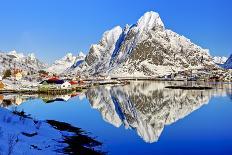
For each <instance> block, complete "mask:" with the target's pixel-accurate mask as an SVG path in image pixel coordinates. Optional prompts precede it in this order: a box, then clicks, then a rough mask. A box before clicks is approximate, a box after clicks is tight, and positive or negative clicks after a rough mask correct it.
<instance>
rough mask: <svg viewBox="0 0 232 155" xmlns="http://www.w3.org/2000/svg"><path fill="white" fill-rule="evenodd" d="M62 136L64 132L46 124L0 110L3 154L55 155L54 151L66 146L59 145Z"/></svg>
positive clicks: (0, 137)
mask: <svg viewBox="0 0 232 155" xmlns="http://www.w3.org/2000/svg"><path fill="white" fill-rule="evenodd" d="M66 134H67V133H66ZM62 135H65V132H61V131H59V130H55V129H54V128H53V127H51V126H50V125H49V124H48V123H46V122H43V121H34V120H32V119H29V118H23V117H20V116H18V115H15V114H13V113H12V112H10V111H9V110H7V109H4V108H0V152H1V153H3V154H17V155H24V154H30V155H37V154H49V155H53V154H54V155H55V154H57V152H55V150H58V149H62V148H64V147H66V146H67V144H62V143H59V141H60V140H62Z"/></svg>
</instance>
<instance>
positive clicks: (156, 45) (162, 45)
mask: <svg viewBox="0 0 232 155" xmlns="http://www.w3.org/2000/svg"><path fill="white" fill-rule="evenodd" d="M216 66H217V65H216V64H215V63H214V62H213V59H212V57H211V56H210V54H209V50H207V49H203V48H201V47H200V46H197V45H195V44H194V43H192V42H191V41H190V40H189V39H187V38H186V37H184V36H181V35H179V34H177V33H175V32H173V31H171V30H168V29H165V26H164V24H163V22H162V20H161V18H160V16H159V14H158V13H156V12H152V11H151V12H147V13H145V14H144V15H143V16H142V17H141V18H140V19H139V20H138V21H137V23H136V24H134V25H126V26H125V28H121V27H120V26H116V27H114V28H113V29H112V30H109V31H106V32H105V33H104V34H103V36H102V39H101V40H100V41H99V43H98V44H94V45H92V46H91V48H90V50H89V53H88V54H87V56H86V58H85V61H84V62H82V63H81V64H80V65H78V66H76V67H75V68H70V69H68V70H66V71H67V72H66V73H67V74H71V73H73V74H75V73H77V72H79V73H81V74H86V75H96V74H104V75H110V76H111V77H118V76H120V77H150V76H160V75H167V74H169V73H173V72H177V71H182V70H185V69H193V68H205V67H208V68H214V67H216Z"/></svg>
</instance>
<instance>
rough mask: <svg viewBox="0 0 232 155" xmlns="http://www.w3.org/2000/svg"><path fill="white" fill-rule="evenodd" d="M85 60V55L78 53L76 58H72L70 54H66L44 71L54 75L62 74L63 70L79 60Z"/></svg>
mask: <svg viewBox="0 0 232 155" xmlns="http://www.w3.org/2000/svg"><path fill="white" fill-rule="evenodd" d="M84 59H85V54H84V53H83V52H80V53H78V54H77V56H74V55H73V54H72V53H70V52H69V53H67V54H66V55H65V56H64V57H62V58H61V59H59V60H56V61H55V62H54V63H53V64H52V65H51V66H50V67H48V68H47V69H46V70H47V71H48V72H51V73H55V74H62V73H63V72H64V71H65V70H67V69H68V68H70V67H71V66H73V65H74V64H76V63H77V62H78V61H80V60H84Z"/></svg>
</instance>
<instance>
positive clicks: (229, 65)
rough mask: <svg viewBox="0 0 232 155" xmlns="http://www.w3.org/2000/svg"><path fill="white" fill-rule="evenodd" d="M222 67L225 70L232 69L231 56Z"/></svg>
mask: <svg viewBox="0 0 232 155" xmlns="http://www.w3.org/2000/svg"><path fill="white" fill-rule="evenodd" d="M222 67H223V68H225V69H232V54H231V55H230V57H229V58H228V59H227V61H226V62H225V63H224V64H223V65H222Z"/></svg>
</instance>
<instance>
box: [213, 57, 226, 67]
mask: <svg viewBox="0 0 232 155" xmlns="http://www.w3.org/2000/svg"><path fill="white" fill-rule="evenodd" d="M227 59H228V58H227V57H220V56H215V57H213V62H214V63H216V64H219V65H221V64H224V63H225V62H226V61H227Z"/></svg>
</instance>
